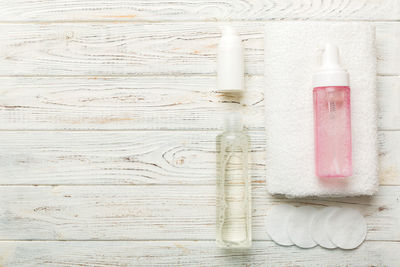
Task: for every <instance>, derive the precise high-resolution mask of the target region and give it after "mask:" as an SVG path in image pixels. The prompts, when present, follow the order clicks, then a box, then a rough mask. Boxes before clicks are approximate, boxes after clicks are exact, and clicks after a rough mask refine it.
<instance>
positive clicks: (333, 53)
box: [313, 43, 352, 177]
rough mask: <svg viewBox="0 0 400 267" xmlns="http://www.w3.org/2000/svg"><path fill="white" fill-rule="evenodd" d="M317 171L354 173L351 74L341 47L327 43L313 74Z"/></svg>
mask: <svg viewBox="0 0 400 267" xmlns="http://www.w3.org/2000/svg"><path fill="white" fill-rule="evenodd" d="M313 87H314V90H313V96H314V135H315V136H314V137H315V173H316V175H317V176H318V177H348V176H351V175H352V155H351V153H352V152H351V116H350V87H349V74H348V72H347V71H346V70H345V69H343V68H342V67H341V66H340V63H339V51H338V48H337V47H336V46H335V45H332V44H329V43H328V44H326V45H325V49H324V50H323V52H322V55H321V62H320V66H319V69H318V70H317V71H316V72H315V73H314V76H313Z"/></svg>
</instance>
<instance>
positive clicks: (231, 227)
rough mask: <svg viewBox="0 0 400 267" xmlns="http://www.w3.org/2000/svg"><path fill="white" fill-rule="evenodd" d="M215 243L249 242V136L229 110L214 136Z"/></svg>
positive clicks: (244, 244)
mask: <svg viewBox="0 0 400 267" xmlns="http://www.w3.org/2000/svg"><path fill="white" fill-rule="evenodd" d="M217 144H219V147H218V152H219V153H218V160H217V162H218V181H217V237H216V241H217V245H218V246H219V247H223V248H247V247H250V246H251V180H250V177H249V175H248V146H249V138H248V136H247V135H246V134H245V133H244V132H243V125H242V118H241V116H240V113H232V114H229V115H228V116H227V117H226V119H225V130H224V132H223V133H222V134H221V135H219V136H218V137H217Z"/></svg>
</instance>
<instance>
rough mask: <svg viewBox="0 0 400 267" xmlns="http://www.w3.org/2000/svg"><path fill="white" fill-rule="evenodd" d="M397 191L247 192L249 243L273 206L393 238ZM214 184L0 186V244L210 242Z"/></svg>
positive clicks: (398, 217)
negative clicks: (322, 214) (336, 214)
mask: <svg viewBox="0 0 400 267" xmlns="http://www.w3.org/2000/svg"><path fill="white" fill-rule="evenodd" d="M399 194H400V186H383V187H381V188H380V190H379V192H378V194H377V195H376V196H375V197H372V198H370V197H353V198H336V199H335V198H333V199H325V198H320V199H315V200H314V199H285V198H275V197H272V196H271V195H269V194H268V193H267V191H266V189H265V186H253V192H252V195H253V205H252V206H253V211H252V215H253V222H252V225H253V239H254V240H269V239H270V238H269V236H268V235H267V233H266V229H265V218H266V215H267V213H268V210H269V209H270V208H271V207H272V206H273V205H276V204H277V203H291V204H294V205H304V204H306V205H315V206H316V207H323V206H326V205H335V206H346V207H353V208H355V209H358V210H360V212H361V213H362V214H363V215H364V216H365V218H366V221H367V225H368V235H367V240H387V241H392V240H399V239H400V202H399ZM215 198H216V186H214V185H209V186H208V185H205V186H199V185H193V186H190V185H188V186H182V185H180V186H179V185H178V186H167V185H164V186H156V185H153V186H148V185H144V186H36V187H35V186H7V187H4V186H3V187H0V202H1V203H2V205H1V206H0V209H1V210H0V211H1V212H0V239H1V240H169V239H173V240H214V239H215V214H216V208H215V204H216V203H215V202H216V199H215Z"/></svg>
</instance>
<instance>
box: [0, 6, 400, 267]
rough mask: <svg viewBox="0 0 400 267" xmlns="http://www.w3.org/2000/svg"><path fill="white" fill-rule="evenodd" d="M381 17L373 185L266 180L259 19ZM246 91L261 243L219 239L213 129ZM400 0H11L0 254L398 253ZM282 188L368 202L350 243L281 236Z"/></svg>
mask: <svg viewBox="0 0 400 267" xmlns="http://www.w3.org/2000/svg"><path fill="white" fill-rule="evenodd" d="M303 19H306V20H356V21H364V22H365V23H372V24H374V25H376V30H377V33H376V36H377V50H378V51H377V52H378V58H377V60H378V73H379V76H378V90H379V105H380V113H379V128H380V136H379V138H380V163H381V171H380V183H381V187H380V190H379V193H378V195H377V196H375V197H372V198H365V197H363V198H345V199H314V200H312V199H301V200H294V199H283V198H276V197H272V196H270V195H269V194H268V193H267V192H266V184H265V177H264V171H265V164H264V162H265V147H264V142H265V137H264V134H263V130H264V128H263V127H264V125H263V99H264V95H263V80H262V79H263V78H262V74H263V64H264V63H263V34H262V28H263V25H264V24H266V23H268V21H270V20H303ZM219 21H233V24H234V25H235V27H237V29H238V30H239V32H240V33H241V35H242V37H243V39H244V44H245V49H246V73H247V80H246V82H247V88H248V92H247V93H246V95H245V97H244V100H243V102H242V103H236V102H235V101H234V99H233V98H231V97H229V96H228V95H222V94H218V93H215V92H213V90H214V88H215V69H216V46H217V42H218V38H219V36H220V33H219V29H218V25H219ZM238 105H242V106H243V109H244V112H245V117H246V118H245V119H246V122H247V126H248V128H249V135H250V136H251V141H252V158H253V160H252V165H251V174H252V179H253V180H252V181H253V195H254V197H253V206H254V209H253V235H254V243H253V247H252V249H251V250H249V251H224V250H221V249H217V248H216V247H215V243H214V237H215V180H216V178H215V176H216V170H215V153H216V151H215V137H216V135H217V134H218V133H219V132H220V130H221V125H222V117H223V114H224V113H225V112H227V111H228V110H231V109H233V108H235V107H237V106H238ZM399 130H400V1H398V0H330V1H325V0H301V1H300V0H299V1H294V0H269V1H267V0H264V1H263V0H241V1H239V0H237V1H229V0H218V1H211V0H199V1H188V0H177V1H163V0H148V1H144V0H143V1H140V0H130V1H128V0H115V1H105V0H35V1H32V0H15V1H14V0H1V1H0V140H1V142H0V183H1V186H0V266H142V265H157V266H163V265H165V266H174V265H181V266H266V265H270V266H281V265H283V266H292V265H300V266H313V265H333V266H345V265H349V266H367V265H370V266H399V265H400V131H399ZM280 202H289V203H296V204H299V203H301V204H309V205H316V206H322V205H337V206H349V207H354V208H356V209H359V210H360V211H361V212H362V213H363V214H364V215H365V217H366V219H367V223H368V236H367V241H366V242H365V243H364V244H363V245H362V246H361V247H359V248H358V249H356V250H353V251H343V250H333V251H328V250H325V249H321V248H318V247H317V248H313V249H308V250H303V249H299V248H296V247H289V248H285V247H279V246H277V245H275V244H274V243H273V242H272V241H271V240H270V238H269V237H268V235H267V234H266V232H265V224H264V220H265V216H266V214H267V210H268V209H269V208H270V207H271V206H272V205H275V204H277V203H280Z"/></svg>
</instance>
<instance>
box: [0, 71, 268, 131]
mask: <svg viewBox="0 0 400 267" xmlns="http://www.w3.org/2000/svg"><path fill="white" fill-rule="evenodd" d="M0 84H1V86H0V95H1V98H0V128H1V129H9V130H13V129H169V130H171V129H217V128H218V129H221V128H222V126H223V117H224V116H225V114H226V113H227V112H229V111H231V110H233V109H239V108H240V109H242V111H243V113H244V114H245V121H246V126H248V127H250V128H252V129H254V128H263V127H264V125H263V121H264V107H263V100H264V94H263V77H255V76H253V77H248V78H247V80H246V85H247V92H246V94H245V95H244V97H243V98H242V99H238V98H235V97H234V96H233V95H229V94H222V93H217V92H215V85H216V79H215V77H197V76H190V77H182V76H181V77H114V78H113V77H106V78H96V77H90V78H61V77H49V78H22V77H9V78H4V77H3V78H0ZM239 101H240V102H241V103H239Z"/></svg>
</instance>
